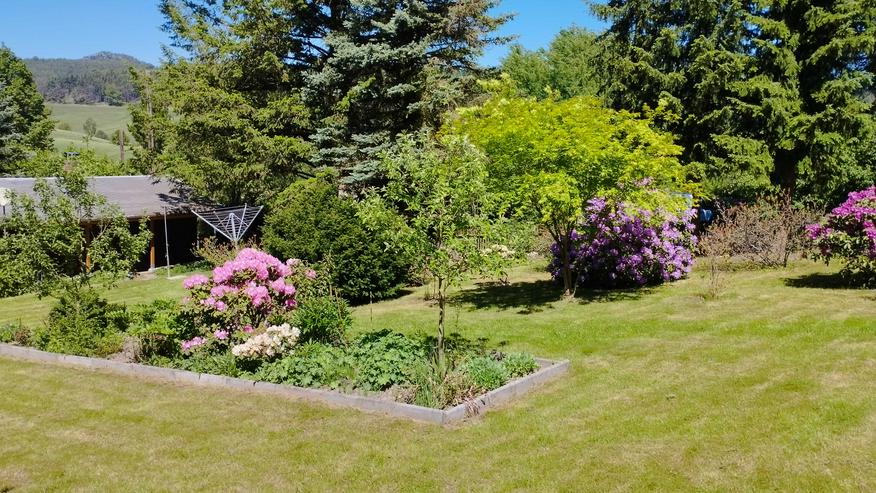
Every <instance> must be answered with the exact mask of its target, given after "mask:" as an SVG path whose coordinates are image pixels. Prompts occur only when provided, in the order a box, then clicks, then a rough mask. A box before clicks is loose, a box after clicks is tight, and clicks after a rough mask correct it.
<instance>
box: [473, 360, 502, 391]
mask: <svg viewBox="0 0 876 493" xmlns="http://www.w3.org/2000/svg"><path fill="white" fill-rule="evenodd" d="M463 371H465V373H466V374H467V375H468V377H469V378H470V379H471V381H472V383H473V384H474V385H475V386H476V387H478V388H480V389H482V390H485V391H489V390H493V389H498V388H499V387H501V386H503V385H505V382H507V381H508V380H509V379H510V378H511V377H510V375H509V373H508V369H507V368H505V366H504V365H503V364H502V363H501V362H499V361H496V360H495V359H493V358H490V357H488V356H479V357H477V358H471V359H470V360H468V361H467V362H466V363H465V365H464V366H463Z"/></svg>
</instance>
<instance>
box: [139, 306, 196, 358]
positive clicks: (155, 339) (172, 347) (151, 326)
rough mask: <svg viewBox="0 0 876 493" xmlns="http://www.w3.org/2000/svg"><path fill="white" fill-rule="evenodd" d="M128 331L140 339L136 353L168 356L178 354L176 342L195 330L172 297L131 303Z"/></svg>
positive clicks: (142, 355)
mask: <svg viewBox="0 0 876 493" xmlns="http://www.w3.org/2000/svg"><path fill="white" fill-rule="evenodd" d="M130 314H131V323H130V326H129V328H128V334H130V335H132V336H134V337H136V338H137V339H138V341H139V343H140V357H141V358H143V359H148V358H151V357H152V356H154V355H162V356H168V357H172V356H174V355H177V354H179V352H180V343H181V342H182V341H185V340H188V339H191V338H192V337H194V336H195V335H197V334H198V331H197V330H196V328H195V326H194V324H193V323H192V320H191V318H190V317H187V316H186V314H185V313H184V312H183V310H182V309H181V306H180V304H179V303H178V302H177V301H175V300H168V299H158V300H155V301H153V302H152V303H148V304H141V305H135V306H134V307H132V308H131V310H130Z"/></svg>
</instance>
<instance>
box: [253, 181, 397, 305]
mask: <svg viewBox="0 0 876 493" xmlns="http://www.w3.org/2000/svg"><path fill="white" fill-rule="evenodd" d="M262 241H263V242H264V245H265V248H267V249H268V250H269V251H270V252H271V253H273V254H275V255H278V256H281V257H291V258H300V259H303V260H306V261H308V262H311V263H321V262H327V263H328V264H330V268H329V269H328V271H329V275H330V276H331V280H332V284H333V285H334V286H335V288H336V289H337V290H338V292H339V293H340V295H341V296H343V297H344V298H346V299H348V300H350V301H369V300H372V299H374V300H379V299H384V298H389V297H392V296H395V295H396V294H397V293H398V291H399V288H400V286H402V285H403V284H404V282H405V279H406V277H407V273H408V269H409V264H408V263H407V262H405V260H404V259H403V258H401V257H399V256H398V254H395V253H391V252H388V251H386V248H385V246H384V241H383V239H382V238H380V237H379V236H378V235H374V234H371V233H369V232H367V231H366V230H365V228H364V226H363V224H362V221H361V220H360V219H359V218H358V216H357V215H356V206H355V202H354V201H353V200H352V199H350V198H344V197H340V196H339V195H338V185H337V182H336V180H335V179H334V177H333V176H332V175H329V174H323V175H321V176H318V177H316V178H312V179H308V180H301V181H298V182H296V183H293V184H292V185H291V186H289V188H287V189H286V190H284V191H283V192H282V193H281V194H280V195H279V196H278V197H277V199H276V200H275V201H274V203H273V205H272V206H271V209H270V212H268V214H267V215H266V216H265V226H264V236H263V238H262Z"/></svg>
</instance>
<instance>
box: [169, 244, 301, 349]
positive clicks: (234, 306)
mask: <svg viewBox="0 0 876 493" xmlns="http://www.w3.org/2000/svg"><path fill="white" fill-rule="evenodd" d="M313 277H315V273H314V272H313V271H312V270H311V269H308V268H306V267H305V266H303V265H302V264H301V263H300V262H299V261H298V260H295V259H290V260H287V261H286V262H282V261H280V260H279V259H277V258H276V257H273V256H271V255H269V254H267V253H265V252H262V251H259V250H256V249H254V248H245V249H243V250H241V251H240V253H239V254H238V255H237V257H235V258H234V260H230V261H228V262H226V263H225V264H223V265H220V266H219V267H216V268H215V269H213V273H212V276H210V277H208V276H204V275H200V274H197V275H193V276H191V277H189V278H188V279H186V280H185V281H184V283H183V286H184V287H185V288H186V289H187V290H188V296H187V297H186V298H185V299H184V300H183V301H184V302H183V308H184V310H185V311H186V312H187V313H188V314H189V315H190V316H191V317H192V319H193V321H194V324H195V326H196V327H198V329H199V330H198V332H199V333H200V334H201V336H203V337H201V336H199V338H195V339H191V340H189V341H185V342H183V350H184V351H189V350H191V349H193V348H196V347H198V346H202V345H204V344H206V343H207V342H208V341H207V340H210V342H216V343H218V344H220V345H228V344H230V343H231V341H230V339H231V338H232V337H233V336H237V338H238V339H239V338H243V337H245V336H246V334H249V333H252V332H253V331H254V329H257V328H260V327H263V326H265V325H267V323H268V322H270V321H278V322H280V323H282V321H283V320H285V319H286V318H288V317H287V315H289V314H290V313H289V312H291V311H292V310H293V309H294V308H295V307H296V306H297V303H298V301H297V299H296V295H297V294H298V287H300V285H301V283H307V282H308V281H309V280H310V279H312V278H313ZM204 338H206V339H204ZM187 345H188V347H186V346H187Z"/></svg>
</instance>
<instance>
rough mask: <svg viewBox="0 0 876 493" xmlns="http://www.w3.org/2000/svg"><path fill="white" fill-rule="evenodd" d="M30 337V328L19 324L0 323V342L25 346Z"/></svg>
mask: <svg viewBox="0 0 876 493" xmlns="http://www.w3.org/2000/svg"><path fill="white" fill-rule="evenodd" d="M30 338H31V330H30V329H29V328H27V327H25V326H23V325H21V324H3V325H0V342H5V343H15V344H20V345H22V346H27V345H28V344H29V343H30Z"/></svg>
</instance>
